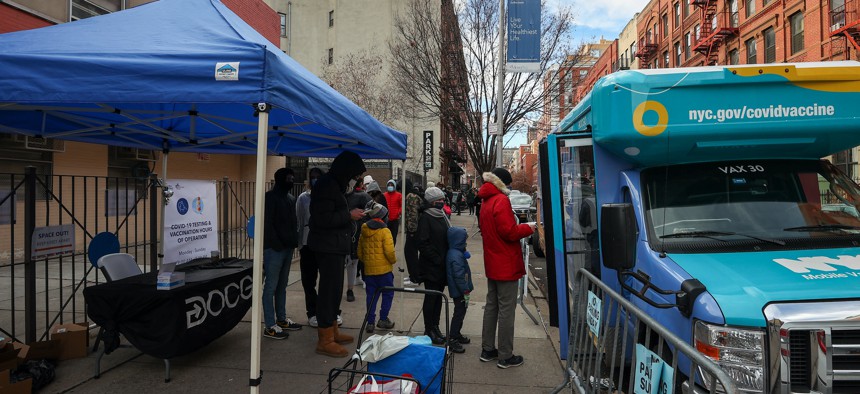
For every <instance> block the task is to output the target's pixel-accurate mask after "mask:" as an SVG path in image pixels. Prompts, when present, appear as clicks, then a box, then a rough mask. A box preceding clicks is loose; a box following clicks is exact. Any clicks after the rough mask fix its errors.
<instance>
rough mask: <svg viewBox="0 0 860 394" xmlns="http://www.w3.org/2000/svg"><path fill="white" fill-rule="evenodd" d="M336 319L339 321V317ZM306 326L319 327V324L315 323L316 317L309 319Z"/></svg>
mask: <svg viewBox="0 0 860 394" xmlns="http://www.w3.org/2000/svg"><path fill="white" fill-rule="evenodd" d="M338 319H340V316H338ZM308 325H309V326H311V327H319V322H317V317H316V316H311V317H309V318H308Z"/></svg>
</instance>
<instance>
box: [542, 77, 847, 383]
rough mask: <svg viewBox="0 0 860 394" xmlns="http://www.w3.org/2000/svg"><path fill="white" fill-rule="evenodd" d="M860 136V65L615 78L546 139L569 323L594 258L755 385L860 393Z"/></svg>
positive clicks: (546, 185)
mask: <svg viewBox="0 0 860 394" xmlns="http://www.w3.org/2000/svg"><path fill="white" fill-rule="evenodd" d="M858 145H860V63H857V62H828V63H798V64H770V65H743V66H714V67H697V68H680V69H658V70H630V71H620V72H616V73H613V74H610V75H608V76H606V77H604V78H602V79H600V80H599V81H598V82H597V83H596V84H595V86H594V87H593V89H592V90H591V92H590V93H589V94H588V95H587V96H586V97H585V98H584V99H583V100H582V101H581V102H580V103H579V104H578V105H577V106H576V107H575V108H574V109H573V111H572V112H571V113H570V114H569V115H568V116H567V117H565V118H564V120H563V121H562V122H561V124H560V125H559V126H558V127H557V129H556V130H554V131H553V132H552V133H551V134H550V135H548V136H547V138H546V140H545V141H543V142H542V144H541V148H540V162H541V174H540V183H541V214H542V224H543V230H544V231H543V232H542V233H543V234H544V239H543V240H542V242H541V245H543V249H544V251H545V252H546V255H547V258H548V263H547V265H548V268H549V270H550V271H551V272H550V275H549V277H550V278H549V279H550V282H552V283H551V288H550V290H551V293H552V294H553V298H554V300H551V301H552V302H553V303H554V308H553V309H554V312H555V313H554V315H555V316H554V317H555V319H554V320H556V321H557V323H558V325H559V328H560V330H561V332H562V333H566V332H567V330H568V322H569V318H570V313H571V311H573V310H574V309H573V308H572V306H571V305H572V296H571V295H570V294H572V288H573V286H574V283H572V281H573V277H574V272H575V270H577V269H580V268H585V269H587V270H589V271H590V272H592V273H593V274H595V275H596V276H598V277H599V278H600V280H601V281H603V282H605V283H607V284H608V285H610V286H611V287H612V288H613V289H615V290H616V291H618V292H619V293H620V294H622V295H623V296H624V297H625V298H627V299H629V300H630V301H631V302H633V303H634V304H635V305H636V306H637V307H638V308H641V309H642V310H644V311H645V312H646V313H647V314H649V315H650V316H652V317H653V318H655V319H657V321H658V322H659V323H660V324H661V325H663V326H665V327H667V328H669V329H670V330H671V331H672V332H673V333H675V334H677V335H678V336H679V337H681V338H682V339H684V340H686V341H688V343H689V344H690V345H691V346H693V347H694V348H696V349H697V350H698V351H700V352H701V353H703V354H704V355H706V356H708V357H710V358H711V359H713V360H714V361H715V362H716V363H717V364H718V365H719V366H720V367H721V368H722V369H723V370H725V371H726V372H727V373H728V375H729V376H730V377H731V378H732V379H733V380H734V381H735V382H736V384H737V385H738V388H739V389H741V390H742V391H743V392H751V393H810V392H816V393H860V213H858V211H859V210H860V188H858V186H857V184H856V183H855V182H854V181H853V180H852V176H854V177H856V176H858V173H857V172H856V171H857V165H856V161H857V158H856V157H854V156H853V155H852V154H851V153H850V152H851V151H852V148H854V147H855V146H858ZM609 216H611V218H610V217H609ZM619 218H620V219H621V220H619ZM564 336H565V335H562V337H563V338H562V340H561V341H562V344H561V345H562V348H561V352H562V354H567V346H568V343H567V338H564ZM694 379H697V380H698V381H701V377H696V378H694Z"/></svg>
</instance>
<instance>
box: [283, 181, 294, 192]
mask: <svg viewBox="0 0 860 394" xmlns="http://www.w3.org/2000/svg"><path fill="white" fill-rule="evenodd" d="M293 185H294V183H293V182H290V181H287V182H284V187H285V188H287V190H290V191H292V190H293Z"/></svg>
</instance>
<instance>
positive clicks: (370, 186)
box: [365, 181, 382, 193]
mask: <svg viewBox="0 0 860 394" xmlns="http://www.w3.org/2000/svg"><path fill="white" fill-rule="evenodd" d="M365 191H366V192H368V193H370V192H372V191H377V192H380V193H381V192H382V190H381V189H380V188H379V184H378V183H376V181H371V182H370V184H368V185H367V189H366V190H365Z"/></svg>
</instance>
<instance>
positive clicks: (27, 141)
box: [19, 135, 66, 152]
mask: <svg viewBox="0 0 860 394" xmlns="http://www.w3.org/2000/svg"><path fill="white" fill-rule="evenodd" d="M19 137H23V138H24V146H25V147H26V148H27V149H32V150H41V151H48V152H65V151H66V143H65V141H63V140H57V139H54V138H44V137H35V136H28V135H25V136H19Z"/></svg>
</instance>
